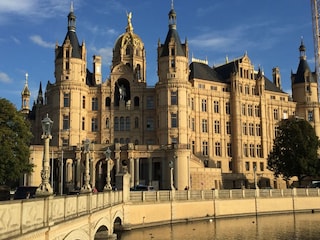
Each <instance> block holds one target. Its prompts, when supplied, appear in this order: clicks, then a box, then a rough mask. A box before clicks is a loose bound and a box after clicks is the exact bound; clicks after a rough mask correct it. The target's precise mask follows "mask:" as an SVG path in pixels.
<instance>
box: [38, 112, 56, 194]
mask: <svg viewBox="0 0 320 240" xmlns="http://www.w3.org/2000/svg"><path fill="white" fill-rule="evenodd" d="M41 125H42V136H41V139H44V153H43V159H42V170H41V180H42V181H41V184H40V186H39V187H38V188H37V190H36V196H37V197H46V196H50V195H52V194H53V190H52V187H51V185H50V183H49V177H50V164H49V143H50V139H52V135H51V128H52V125H53V121H52V120H51V119H50V118H49V116H48V114H47V116H46V117H45V118H44V119H43V120H42V121H41Z"/></svg>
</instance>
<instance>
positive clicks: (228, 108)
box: [226, 102, 231, 114]
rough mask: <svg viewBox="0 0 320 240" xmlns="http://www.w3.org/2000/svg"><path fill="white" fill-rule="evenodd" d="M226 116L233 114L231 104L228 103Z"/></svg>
mask: <svg viewBox="0 0 320 240" xmlns="http://www.w3.org/2000/svg"><path fill="white" fill-rule="evenodd" d="M226 114H231V107H230V102H226Z"/></svg>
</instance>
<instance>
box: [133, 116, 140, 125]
mask: <svg viewBox="0 0 320 240" xmlns="http://www.w3.org/2000/svg"><path fill="white" fill-rule="evenodd" d="M134 128H139V118H138V117H135V118H134Z"/></svg>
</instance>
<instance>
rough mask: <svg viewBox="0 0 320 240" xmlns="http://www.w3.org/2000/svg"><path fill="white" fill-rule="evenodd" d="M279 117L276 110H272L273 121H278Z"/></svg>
mask: <svg viewBox="0 0 320 240" xmlns="http://www.w3.org/2000/svg"><path fill="white" fill-rule="evenodd" d="M278 118H279V115H278V109H273V119H275V120H278Z"/></svg>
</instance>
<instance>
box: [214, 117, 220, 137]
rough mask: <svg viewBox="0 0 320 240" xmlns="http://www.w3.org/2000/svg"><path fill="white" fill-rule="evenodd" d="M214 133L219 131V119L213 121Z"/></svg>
mask: <svg viewBox="0 0 320 240" xmlns="http://www.w3.org/2000/svg"><path fill="white" fill-rule="evenodd" d="M214 133H216V134H219V133H220V121H218V120H215V121H214Z"/></svg>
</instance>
